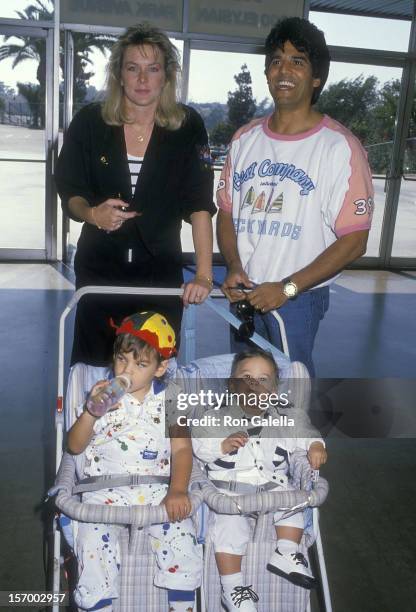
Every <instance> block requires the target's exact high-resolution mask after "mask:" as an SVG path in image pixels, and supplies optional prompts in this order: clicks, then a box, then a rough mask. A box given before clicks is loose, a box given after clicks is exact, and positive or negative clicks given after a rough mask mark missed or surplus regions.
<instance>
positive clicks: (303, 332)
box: [231, 286, 329, 377]
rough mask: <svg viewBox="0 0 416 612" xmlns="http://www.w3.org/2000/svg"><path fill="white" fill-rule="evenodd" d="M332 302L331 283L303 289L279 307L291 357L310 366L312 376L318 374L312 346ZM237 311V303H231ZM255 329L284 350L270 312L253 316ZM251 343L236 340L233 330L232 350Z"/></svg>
mask: <svg viewBox="0 0 416 612" xmlns="http://www.w3.org/2000/svg"><path fill="white" fill-rule="evenodd" d="M328 306H329V287H328V286H326V287H320V288H319V289H311V290H310V291H305V292H304V293H300V294H299V295H298V296H297V297H296V298H295V299H294V300H288V301H287V302H286V303H285V304H283V306H281V307H280V308H279V309H278V313H279V314H280V316H281V317H282V319H283V321H284V324H285V328H286V336H287V342H288V345H289V353H290V359H291V361H301V362H302V363H304V364H305V365H306V367H307V368H308V371H309V374H310V376H312V377H313V376H315V367H314V365H313V361H312V350H313V344H314V341H315V336H316V333H317V331H318V327H319V323H320V322H321V320H322V319H323V317H324V315H325V313H326V311H327V310H328ZM231 311H232V312H233V313H234V314H235V305H231ZM254 326H255V329H256V332H257V333H258V334H260V335H261V336H263V338H265V339H266V340H268V341H269V342H270V343H271V344H273V345H274V346H275V347H276V348H278V349H279V350H282V342H281V338H280V331H279V325H278V323H277V321H276V319H275V318H274V316H273V315H272V314H271V313H266V314H260V313H257V312H256V314H255V316H254ZM247 346H250V341H247V342H246V341H240V340H236V338H235V336H234V334H233V333H232V332H231V351H232V352H239V351H242V350H244V349H245V348H247Z"/></svg>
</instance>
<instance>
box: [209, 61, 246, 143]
mask: <svg viewBox="0 0 416 612" xmlns="http://www.w3.org/2000/svg"><path fill="white" fill-rule="evenodd" d="M234 81H235V82H236V83H237V88H236V89H235V90H234V91H229V92H228V100H227V106H228V118H227V121H220V123H218V124H217V125H216V126H215V127H214V128H213V129H212V130H211V132H210V140H211V142H212V143H213V144H218V145H220V144H225V145H226V144H228V143H229V142H230V140H231V137H232V135H233V134H234V132H235V131H236V130H238V128H239V127H241V126H242V125H244V124H245V123H248V122H249V121H250V120H251V119H252V118H253V116H254V113H255V112H256V100H255V99H254V98H253V90H252V88H251V74H250V71H249V70H248V68H247V65H246V64H243V65H242V66H241V72H239V73H238V74H236V75H234Z"/></svg>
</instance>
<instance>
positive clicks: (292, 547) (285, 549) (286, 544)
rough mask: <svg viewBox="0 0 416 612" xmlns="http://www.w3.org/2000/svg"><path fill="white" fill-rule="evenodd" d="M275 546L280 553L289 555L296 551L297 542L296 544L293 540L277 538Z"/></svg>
mask: <svg viewBox="0 0 416 612" xmlns="http://www.w3.org/2000/svg"><path fill="white" fill-rule="evenodd" d="M277 548H278V549H279V551H280V552H281V553H282V555H284V554H287V555H290V554H291V553H296V552H298V550H299V544H297V543H296V542H294V541H293V540H285V539H283V538H282V539H278V540H277Z"/></svg>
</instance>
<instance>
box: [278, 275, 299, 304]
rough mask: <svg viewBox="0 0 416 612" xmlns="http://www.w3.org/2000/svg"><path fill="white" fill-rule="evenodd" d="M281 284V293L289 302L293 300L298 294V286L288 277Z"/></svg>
mask: <svg viewBox="0 0 416 612" xmlns="http://www.w3.org/2000/svg"><path fill="white" fill-rule="evenodd" d="M282 283H283V289H282V291H283V293H284V294H285V296H286V297H287V298H289V300H293V298H295V297H296V296H297V294H298V293H299V290H298V286H297V284H296V283H294V282H293V281H292V279H291V278H290V277H289V276H288V277H287V278H284V279H283V280H282Z"/></svg>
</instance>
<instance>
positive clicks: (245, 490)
mask: <svg viewBox="0 0 416 612" xmlns="http://www.w3.org/2000/svg"><path fill="white" fill-rule="evenodd" d="M211 482H212V484H213V485H215V486H216V487H217V489H225V490H226V491H231V492H232V493H241V494H242V495H250V494H253V493H263V492H264V491H271V490H272V489H277V488H278V487H279V485H278V483H277V482H265V483H264V484H261V485H252V484H250V483H248V482H238V480H229V481H228V482H227V481H226V480H211Z"/></svg>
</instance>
